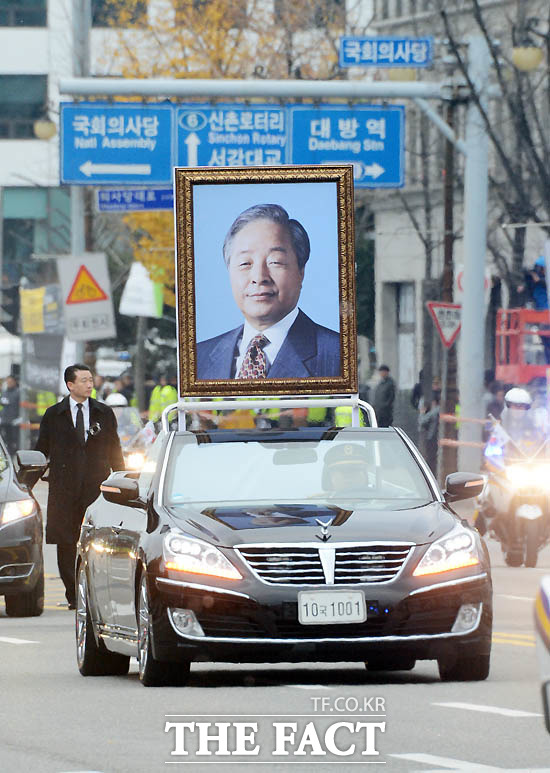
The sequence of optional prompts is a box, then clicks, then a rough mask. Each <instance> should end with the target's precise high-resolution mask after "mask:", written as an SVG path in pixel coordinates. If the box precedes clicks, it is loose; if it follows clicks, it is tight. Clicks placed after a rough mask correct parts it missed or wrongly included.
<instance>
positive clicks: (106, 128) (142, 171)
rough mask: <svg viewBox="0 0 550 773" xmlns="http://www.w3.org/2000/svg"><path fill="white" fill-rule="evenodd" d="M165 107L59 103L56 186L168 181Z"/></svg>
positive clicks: (167, 116)
mask: <svg viewBox="0 0 550 773" xmlns="http://www.w3.org/2000/svg"><path fill="white" fill-rule="evenodd" d="M172 119H173V110H172V106H171V105H146V104H143V105H141V104H137V103H134V104H127V103H116V104H108V105H107V104H101V103H95V102H94V103H93V104H90V103H82V102H81V103H75V104H73V103H62V104H61V182H62V183H71V184H81V185H97V184H103V185H105V183H117V184H129V185H131V184H132V183H142V184H143V183H151V184H155V183H157V184H158V183H165V184H167V183H171V182H172V167H173V164H172V160H173V152H172Z"/></svg>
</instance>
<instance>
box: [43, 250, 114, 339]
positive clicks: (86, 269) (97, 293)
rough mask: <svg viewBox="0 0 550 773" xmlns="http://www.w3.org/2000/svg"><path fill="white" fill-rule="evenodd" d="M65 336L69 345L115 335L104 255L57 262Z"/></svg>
mask: <svg viewBox="0 0 550 773" xmlns="http://www.w3.org/2000/svg"><path fill="white" fill-rule="evenodd" d="M57 267H58V268H57V270H58V274H59V280H60V283H61V290H62V298H63V311H64V317H65V332H66V335H67V338H70V339H71V340H72V341H91V340H95V339H98V338H112V337H113V336H115V335H116V327H115V317H114V310H113V301H112V297H111V281H110V279H109V272H108V270H107V259H106V257H105V254H104V253H84V254H83V255H82V256H77V257H66V258H59V259H58V261H57Z"/></svg>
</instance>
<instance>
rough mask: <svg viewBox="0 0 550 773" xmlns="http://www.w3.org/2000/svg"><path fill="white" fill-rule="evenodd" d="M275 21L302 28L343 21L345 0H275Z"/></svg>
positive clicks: (294, 27)
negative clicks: (306, 0)
mask: <svg viewBox="0 0 550 773" xmlns="http://www.w3.org/2000/svg"><path fill="white" fill-rule="evenodd" d="M274 10H275V21H276V22H277V23H278V24H282V25H284V26H285V27H286V28H291V29H303V28H309V27H317V28H322V27H327V26H329V25H332V24H337V25H338V26H339V27H343V26H344V23H345V0H315V2H301V3H298V4H297V3H296V2H295V0H294V2H293V1H292V0H275V2H274Z"/></svg>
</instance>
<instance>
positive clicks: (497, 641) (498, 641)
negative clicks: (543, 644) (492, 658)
mask: <svg viewBox="0 0 550 773" xmlns="http://www.w3.org/2000/svg"><path fill="white" fill-rule="evenodd" d="M493 644H508V645H511V646H512V647H534V646H535V642H531V641H521V640H520V639H503V638H500V637H499V636H493Z"/></svg>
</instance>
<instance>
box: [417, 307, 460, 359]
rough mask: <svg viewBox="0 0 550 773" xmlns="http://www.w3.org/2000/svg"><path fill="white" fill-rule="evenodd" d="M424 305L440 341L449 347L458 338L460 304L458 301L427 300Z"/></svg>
mask: <svg viewBox="0 0 550 773" xmlns="http://www.w3.org/2000/svg"><path fill="white" fill-rule="evenodd" d="M426 306H427V308H428V311H429V312H430V314H431V316H432V319H433V321H434V323H435V327H436V330H437V332H438V333H439V337H440V338H441V343H442V344H443V346H445V348H447V349H450V347H451V346H452V345H453V344H454V342H455V341H456V339H457V338H458V334H459V333H460V325H461V312H462V306H461V305H460V304H458V303H442V302H439V301H427V302H426Z"/></svg>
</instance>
